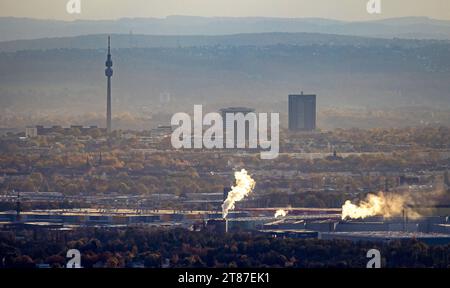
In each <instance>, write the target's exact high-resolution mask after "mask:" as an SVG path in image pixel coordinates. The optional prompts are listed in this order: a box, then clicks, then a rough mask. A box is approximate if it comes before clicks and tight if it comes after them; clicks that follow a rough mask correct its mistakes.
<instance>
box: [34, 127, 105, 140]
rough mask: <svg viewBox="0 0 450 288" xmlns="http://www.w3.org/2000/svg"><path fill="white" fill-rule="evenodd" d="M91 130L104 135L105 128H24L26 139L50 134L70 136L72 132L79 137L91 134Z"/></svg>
mask: <svg viewBox="0 0 450 288" xmlns="http://www.w3.org/2000/svg"><path fill="white" fill-rule="evenodd" d="M93 130H99V131H100V132H102V133H106V129H105V128H98V127H97V126H89V127H83V126H81V125H72V126H70V127H67V128H63V127H62V126H59V125H55V126H51V127H44V126H41V125H38V126H36V127H28V128H26V131H25V134H26V136H27V137H36V136H48V135H52V134H62V135H67V134H72V133H73V132H74V131H77V132H79V133H80V135H87V134H89V133H90V132H92V131H93ZM28 133H29V134H28ZM32 135H33V136H32Z"/></svg>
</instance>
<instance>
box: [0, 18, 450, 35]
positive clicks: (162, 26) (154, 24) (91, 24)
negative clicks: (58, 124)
mask: <svg viewBox="0 0 450 288" xmlns="http://www.w3.org/2000/svg"><path fill="white" fill-rule="evenodd" d="M271 32H289V33H299V32H304V33H323V34H337V35H354V36H364V37H380V38H394V37H397V38H412V39H447V40H448V39H450V21H443V20H435V19H430V18H425V17H407V18H395V19H386V20H377V21H364V22H344V21H337V20H328V19H320V18H223V17H211V18H208V17H191V16H170V17H167V18H123V19H119V20H101V21H87V20H77V21H56V20H36V19H27V18H11V17H4V18H0V41H12V40H21V39H39V38H54V37H73V36H80V35H89V34H106V33H108V34H109V33H112V34H130V33H133V34H145V35H228V34H241V33H271Z"/></svg>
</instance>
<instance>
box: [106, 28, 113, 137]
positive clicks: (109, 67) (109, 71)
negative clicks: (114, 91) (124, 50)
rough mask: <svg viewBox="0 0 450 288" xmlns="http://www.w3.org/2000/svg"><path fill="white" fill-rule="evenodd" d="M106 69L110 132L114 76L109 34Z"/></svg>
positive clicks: (107, 126)
mask: <svg viewBox="0 0 450 288" xmlns="http://www.w3.org/2000/svg"><path fill="white" fill-rule="evenodd" d="M105 65H106V69H105V76H106V78H107V79H108V84H107V85H108V87H107V90H106V130H107V132H108V134H109V133H111V131H112V124H111V114H112V111H111V77H112V76H113V69H112V66H113V62H112V59H111V37H110V36H108V57H107V59H106V64H105Z"/></svg>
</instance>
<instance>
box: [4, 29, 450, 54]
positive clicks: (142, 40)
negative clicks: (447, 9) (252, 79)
mask: <svg viewBox="0 0 450 288" xmlns="http://www.w3.org/2000/svg"><path fill="white" fill-rule="evenodd" d="M106 39H107V35H106V34H101V35H85V36H76V37H60V38H43V39H34V40H14V41H5V42H0V52H14V51H21V50H49V49H105V47H106V46H105V45H106ZM112 41H113V49H124V48H183V47H218V46H223V47H230V46H234V47H238V46H254V47H264V46H273V45H295V46H308V45H327V46H328V45H331V46H333V45H334V46H359V47H376V46H378V47H382V46H386V45H402V46H405V45H406V46H410V45H417V44H420V43H427V44H429V43H430V40H427V41H426V42H423V40H404V39H395V40H393V39H379V38H367V37H359V36H345V35H344V36H341V35H331V34H317V33H275V32H274V33H259V34H235V35H217V36H212V35H204V36H198V35H180V36H171V35H127V34H112ZM421 41H422V42H421ZM434 41H443V40H434Z"/></svg>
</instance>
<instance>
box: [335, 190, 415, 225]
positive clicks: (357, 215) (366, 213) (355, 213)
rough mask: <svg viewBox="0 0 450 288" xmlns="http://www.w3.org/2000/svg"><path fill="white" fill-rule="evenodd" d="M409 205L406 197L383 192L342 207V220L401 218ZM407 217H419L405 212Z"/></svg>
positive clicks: (411, 212) (369, 195) (412, 212)
mask: <svg viewBox="0 0 450 288" xmlns="http://www.w3.org/2000/svg"><path fill="white" fill-rule="evenodd" d="M409 203H410V197H409V196H408V195H399V194H388V195H385V194H384V193H383V192H380V193H378V194H377V195H375V194H368V195H367V197H366V200H364V201H361V202H360V203H359V204H353V203H352V202H351V201H350V200H348V201H346V202H345V204H344V205H343V206H342V219H364V218H367V217H372V216H383V217H386V218H391V217H396V216H402V214H403V212H404V211H405V210H406V209H407V205H408V204H409ZM407 213H408V217H411V218H418V217H420V215H419V214H418V213H416V212H414V211H410V210H408V211H407Z"/></svg>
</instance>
